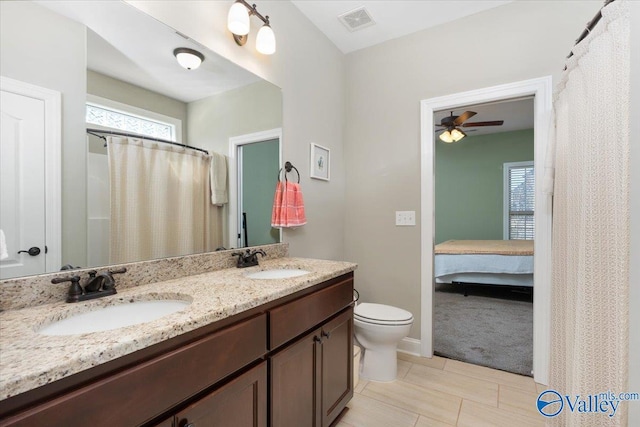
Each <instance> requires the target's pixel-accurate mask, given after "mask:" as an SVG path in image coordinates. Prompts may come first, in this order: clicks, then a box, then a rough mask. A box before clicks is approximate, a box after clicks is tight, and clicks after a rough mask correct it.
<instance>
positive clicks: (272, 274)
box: [247, 268, 311, 279]
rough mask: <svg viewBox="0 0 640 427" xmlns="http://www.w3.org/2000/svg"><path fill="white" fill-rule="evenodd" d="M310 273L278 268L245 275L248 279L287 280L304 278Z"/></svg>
mask: <svg viewBox="0 0 640 427" xmlns="http://www.w3.org/2000/svg"><path fill="white" fill-rule="evenodd" d="M309 273H311V272H310V271H307V270H295V269H288V268H280V269H274V270H263V271H256V272H255V273H250V274H247V277H248V278H249V279H288V278H290V277H298V276H304V275H305V274H309Z"/></svg>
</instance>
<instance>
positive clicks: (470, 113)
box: [453, 111, 478, 126]
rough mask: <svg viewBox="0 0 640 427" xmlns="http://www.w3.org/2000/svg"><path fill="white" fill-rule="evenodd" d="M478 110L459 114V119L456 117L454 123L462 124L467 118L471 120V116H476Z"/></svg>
mask: <svg viewBox="0 0 640 427" xmlns="http://www.w3.org/2000/svg"><path fill="white" fill-rule="evenodd" d="M476 114H478V113H476V112H474V111H465V112H464V113H462V114H461V115H460V116H458V118H457V119H455V120H454V121H453V124H454V125H456V126H460V125H461V124H462V123H464V122H466V121H467V120H469V119H470V118H471V117H473V116H475V115H476Z"/></svg>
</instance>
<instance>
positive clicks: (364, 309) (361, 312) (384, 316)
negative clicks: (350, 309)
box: [353, 303, 413, 326]
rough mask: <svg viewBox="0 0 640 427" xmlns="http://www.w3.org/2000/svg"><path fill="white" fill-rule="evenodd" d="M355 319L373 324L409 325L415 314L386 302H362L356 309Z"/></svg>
mask: <svg viewBox="0 0 640 427" xmlns="http://www.w3.org/2000/svg"><path fill="white" fill-rule="evenodd" d="M353 317H354V319H356V320H359V321H361V322H364V323H369V324H373V325H390V326H393V325H408V324H411V323H413V315H412V314H411V313H410V312H408V311H406V310H403V309H401V308H397V307H392V306H390V305H384V304H373V303H362V304H358V305H357V306H356V308H355V310H354V314H353Z"/></svg>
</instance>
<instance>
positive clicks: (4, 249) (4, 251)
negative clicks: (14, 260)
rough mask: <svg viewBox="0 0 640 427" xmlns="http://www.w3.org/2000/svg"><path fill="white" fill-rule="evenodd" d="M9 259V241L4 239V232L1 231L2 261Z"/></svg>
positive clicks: (0, 251) (0, 248) (0, 257)
mask: <svg viewBox="0 0 640 427" xmlns="http://www.w3.org/2000/svg"><path fill="white" fill-rule="evenodd" d="M7 258H9V251H7V241H6V239H5V238H4V231H2V230H0V259H7Z"/></svg>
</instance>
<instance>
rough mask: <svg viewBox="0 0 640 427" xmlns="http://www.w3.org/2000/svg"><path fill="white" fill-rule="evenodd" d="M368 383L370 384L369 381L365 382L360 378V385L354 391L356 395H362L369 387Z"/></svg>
mask: <svg viewBox="0 0 640 427" xmlns="http://www.w3.org/2000/svg"><path fill="white" fill-rule="evenodd" d="M368 382H369V381H367V380H363V379H362V378H360V379H359V380H358V385H357V386H356V387H355V388H354V389H353V391H354V392H355V393H362V390H363V389H364V388H365V387H366V386H367V383H368Z"/></svg>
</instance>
